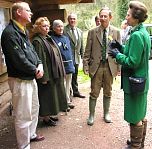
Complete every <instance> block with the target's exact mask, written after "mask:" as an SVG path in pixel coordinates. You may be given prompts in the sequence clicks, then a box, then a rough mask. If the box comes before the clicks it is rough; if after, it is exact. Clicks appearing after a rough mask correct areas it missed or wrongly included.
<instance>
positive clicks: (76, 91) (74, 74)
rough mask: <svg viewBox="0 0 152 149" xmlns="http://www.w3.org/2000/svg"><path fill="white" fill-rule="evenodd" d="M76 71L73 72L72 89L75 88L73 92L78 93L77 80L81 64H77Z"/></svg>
mask: <svg viewBox="0 0 152 149" xmlns="http://www.w3.org/2000/svg"><path fill="white" fill-rule="evenodd" d="M74 67H75V73H73V74H72V90H73V94H78V93H79V91H78V82H77V77H78V68H79V64H75V65H74Z"/></svg>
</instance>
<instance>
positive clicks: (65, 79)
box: [1, 1, 151, 149]
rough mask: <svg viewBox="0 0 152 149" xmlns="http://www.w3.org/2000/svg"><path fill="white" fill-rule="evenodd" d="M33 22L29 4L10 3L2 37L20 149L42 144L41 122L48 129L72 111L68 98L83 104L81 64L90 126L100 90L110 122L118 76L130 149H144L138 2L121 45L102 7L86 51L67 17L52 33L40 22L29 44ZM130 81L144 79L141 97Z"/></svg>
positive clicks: (144, 68) (144, 47) (144, 56)
mask: <svg viewBox="0 0 152 149" xmlns="http://www.w3.org/2000/svg"><path fill="white" fill-rule="evenodd" d="M31 16H32V12H31V10H30V7H29V5H28V3H26V2H17V3H14V4H13V6H12V20H11V21H10V23H9V24H8V26H7V27H6V28H5V29H4V31H3V33H2V37H1V44H2V50H3V53H4V55H5V60H6V65H7V72H8V83H9V87H10V90H11V92H12V102H13V114H14V116H15V130H16V137H17V143H18V148H19V149H23V148H24V149H30V142H31V141H42V140H44V139H45V138H44V136H40V135H37V134H36V127H37V124H38V117H39V116H40V117H42V119H43V122H44V123H45V124H46V125H48V126H56V122H55V121H57V120H58V117H57V115H58V113H59V112H60V111H64V112H68V111H70V109H73V108H74V105H73V103H72V99H71V94H72V95H73V96H74V97H80V98H85V96H83V95H81V94H80V92H79V90H78V82H77V76H78V68H79V64H80V59H82V60H83V71H84V73H85V74H86V75H89V76H90V78H91V92H90V96H89V117H88V119H87V124H88V125H90V126H92V125H93V124H94V117H95V107H96V102H97V98H98V97H99V94H100V90H101V89H102V88H103V96H102V98H103V99H102V100H103V119H104V121H105V122H106V123H111V122H112V120H111V117H110V114H109V109H110V102H111V100H112V84H113V79H114V78H115V77H116V76H117V74H118V73H119V74H120V72H121V76H122V79H121V82H122V83H121V87H122V89H123V91H124V119H125V120H126V121H127V122H128V123H129V124H130V140H128V141H127V144H128V148H131V149H140V148H143V147H144V140H145V136H146V128H147V120H146V119H145V116H146V109H147V93H148V89H149V86H148V85H149V76H148V67H149V66H148V59H149V53H150V48H151V43H150V38H149V35H148V33H147V31H146V29H145V28H144V27H143V24H142V22H144V21H145V20H146V19H147V17H148V16H147V8H146V6H145V5H144V4H143V3H141V2H139V1H130V2H129V8H128V11H127V15H126V18H125V19H126V23H127V24H128V25H129V26H131V30H130V31H129V34H130V35H129V38H126V39H125V42H122V40H121V33H120V30H119V29H117V28H116V27H114V26H112V25H111V24H110V21H111V19H112V12H111V10H110V9H109V8H108V7H103V8H102V9H101V10H100V12H99V16H98V19H99V20H100V21H99V22H98V24H97V26H96V27H95V28H93V29H90V30H89V32H88V37H87V43H86V47H85V51H84V48H83V36H82V31H81V30H80V29H79V28H77V27H76V20H77V15H76V14H74V13H71V14H70V15H68V25H67V26H65V27H64V25H63V22H62V21H61V20H54V21H53V25H52V30H51V31H50V22H49V20H48V18H47V17H40V18H38V19H37V20H36V21H35V23H34V25H33V30H32V31H33V35H32V41H30V40H29V38H28V33H27V31H26V29H25V27H26V24H27V23H29V22H31ZM121 43H123V44H121ZM130 76H134V77H137V78H138V77H143V78H145V80H146V82H145V88H144V90H143V91H142V92H139V93H138V92H136V93H132V92H131V90H130V88H131V86H130V84H129V77H130ZM54 116H55V117H54Z"/></svg>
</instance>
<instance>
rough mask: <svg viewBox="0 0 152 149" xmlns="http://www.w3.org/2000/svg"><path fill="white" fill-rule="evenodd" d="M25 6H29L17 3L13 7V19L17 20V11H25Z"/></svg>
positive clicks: (24, 3)
mask: <svg viewBox="0 0 152 149" xmlns="http://www.w3.org/2000/svg"><path fill="white" fill-rule="evenodd" d="M25 5H29V4H28V3H26V2H21V1H20V2H16V3H14V4H13V5H12V18H13V19H16V11H17V10H18V9H23V8H24V6H25Z"/></svg>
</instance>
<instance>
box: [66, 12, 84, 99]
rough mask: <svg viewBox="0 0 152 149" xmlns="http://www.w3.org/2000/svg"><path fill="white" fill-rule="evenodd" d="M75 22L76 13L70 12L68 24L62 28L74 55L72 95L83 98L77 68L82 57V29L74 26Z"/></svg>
mask: <svg viewBox="0 0 152 149" xmlns="http://www.w3.org/2000/svg"><path fill="white" fill-rule="evenodd" d="M76 23H77V15H76V14H75V13H71V14H69V15H68V25H67V26H65V28H64V34H65V35H67V36H68V37H69V39H70V44H71V49H72V55H73V57H74V67H75V73H73V75H72V90H73V96H74V97H79V98H85V96H83V95H81V94H80V92H79V90H78V81H77V76H78V68H79V64H80V58H83V51H84V49H83V35H82V31H81V30H80V29H79V28H78V27H76Z"/></svg>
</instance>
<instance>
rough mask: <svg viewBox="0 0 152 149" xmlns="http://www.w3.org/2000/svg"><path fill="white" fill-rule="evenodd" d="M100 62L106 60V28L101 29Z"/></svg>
mask: <svg viewBox="0 0 152 149" xmlns="http://www.w3.org/2000/svg"><path fill="white" fill-rule="evenodd" d="M102 45H103V47H102V62H103V63H105V62H106V49H107V39H106V29H104V30H103V39H102Z"/></svg>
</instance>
